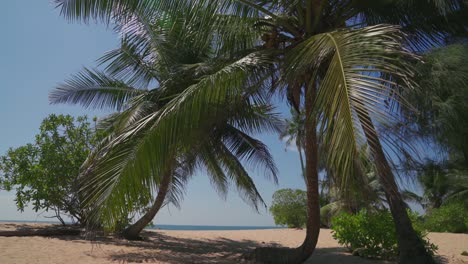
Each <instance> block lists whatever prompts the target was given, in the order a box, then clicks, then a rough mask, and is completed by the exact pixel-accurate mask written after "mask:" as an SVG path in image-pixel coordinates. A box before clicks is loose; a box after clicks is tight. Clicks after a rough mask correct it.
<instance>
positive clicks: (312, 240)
mask: <svg viewBox="0 0 468 264" xmlns="http://www.w3.org/2000/svg"><path fill="white" fill-rule="evenodd" d="M307 86H308V87H307V91H306V97H305V108H306V121H305V139H306V143H305V159H306V177H305V181H306V191H307V202H308V203H307V223H306V237H305V240H304V242H303V243H302V245H301V246H300V247H299V248H298V249H299V250H300V251H301V252H300V258H301V259H300V261H301V262H303V261H305V260H307V259H308V258H309V257H310V255H312V253H313V252H314V250H315V247H316V246H317V242H318V237H319V233H320V199H319V177H318V143H317V118H316V117H315V116H314V113H313V110H314V109H313V108H314V106H313V104H314V101H315V97H316V91H315V87H313V86H311V85H307Z"/></svg>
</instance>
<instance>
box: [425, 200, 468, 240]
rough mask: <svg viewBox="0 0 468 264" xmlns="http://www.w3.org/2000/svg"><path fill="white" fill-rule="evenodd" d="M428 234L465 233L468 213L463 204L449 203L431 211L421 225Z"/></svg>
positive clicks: (467, 224) (467, 228) (467, 227)
mask: <svg viewBox="0 0 468 264" xmlns="http://www.w3.org/2000/svg"><path fill="white" fill-rule="evenodd" d="M423 226H424V228H426V229H427V230H428V231H430V232H449V233H467V232H468V211H467V210H466V208H465V206H464V205H463V203H460V202H458V203H450V204H447V205H443V206H441V207H440V208H437V209H432V210H431V212H430V213H429V214H428V215H427V216H426V217H425V221H424V224H423Z"/></svg>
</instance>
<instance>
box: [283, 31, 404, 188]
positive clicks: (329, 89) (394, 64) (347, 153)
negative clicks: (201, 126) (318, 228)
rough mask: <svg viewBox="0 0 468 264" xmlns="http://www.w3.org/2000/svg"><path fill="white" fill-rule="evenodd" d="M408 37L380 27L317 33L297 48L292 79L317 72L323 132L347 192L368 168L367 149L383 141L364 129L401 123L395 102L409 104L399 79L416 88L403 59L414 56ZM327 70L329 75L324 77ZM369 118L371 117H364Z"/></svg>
mask: <svg viewBox="0 0 468 264" xmlns="http://www.w3.org/2000/svg"><path fill="white" fill-rule="evenodd" d="M402 38H403V34H402V33H401V32H400V31H399V28H398V27H395V26H390V25H379V26H373V27H367V28H362V29H356V30H340V31H334V32H330V33H325V34H320V35H316V36H314V37H311V38H310V39H308V40H306V41H304V43H302V44H300V45H298V46H297V47H295V48H294V49H293V50H291V57H292V59H291V61H290V64H289V70H288V71H287V72H286V76H287V78H288V79H291V80H292V79H295V78H299V76H301V75H303V74H304V73H305V72H307V71H310V69H313V70H314V71H315V74H314V75H313V76H312V78H311V80H310V82H311V83H315V82H317V83H320V89H319V90H318V95H317V100H316V102H315V105H316V109H317V110H321V111H323V117H322V119H321V120H320V122H321V127H320V131H321V132H320V134H321V135H323V139H322V140H323V144H324V146H325V148H326V149H328V151H327V163H328V166H329V168H333V170H334V171H335V173H336V174H337V175H342V176H343V178H342V179H343V181H342V184H343V186H342V187H343V189H346V188H345V187H346V183H347V181H348V180H349V179H350V178H349V177H351V176H352V175H356V170H358V171H359V170H360V168H361V167H362V165H360V164H359V163H360V161H359V159H358V153H359V149H360V148H361V146H363V145H364V144H366V143H370V144H372V143H373V142H375V141H376V140H378V139H376V138H366V136H364V133H363V129H366V128H373V127H374V123H377V124H378V123H383V124H388V123H391V122H395V121H396V120H398V116H397V115H396V114H395V113H392V112H391V111H390V110H389V107H388V103H389V99H390V100H392V101H395V102H397V103H400V104H405V101H404V100H403V99H402V98H401V97H400V96H399V93H398V91H397V89H396V88H397V87H398V85H397V83H396V82H395V81H394V80H400V81H401V82H402V83H403V84H406V85H407V86H408V87H412V85H413V84H412V83H411V82H410V81H409V80H410V77H412V76H413V72H412V68H411V67H410V65H408V64H407V63H405V62H404V60H403V58H408V57H409V58H412V57H411V55H410V54H409V53H408V52H407V51H406V50H405V49H404V48H403V47H402V44H401V43H402ZM321 67H325V73H324V74H323V75H322V76H319V75H318V73H319V70H320V68H321ZM385 76H393V77H392V78H385ZM363 115H365V116H369V115H370V116H371V117H369V118H368V119H363V118H362V116H363ZM375 136H377V135H375ZM357 175H363V173H362V172H361V173H359V172H358V173H357Z"/></svg>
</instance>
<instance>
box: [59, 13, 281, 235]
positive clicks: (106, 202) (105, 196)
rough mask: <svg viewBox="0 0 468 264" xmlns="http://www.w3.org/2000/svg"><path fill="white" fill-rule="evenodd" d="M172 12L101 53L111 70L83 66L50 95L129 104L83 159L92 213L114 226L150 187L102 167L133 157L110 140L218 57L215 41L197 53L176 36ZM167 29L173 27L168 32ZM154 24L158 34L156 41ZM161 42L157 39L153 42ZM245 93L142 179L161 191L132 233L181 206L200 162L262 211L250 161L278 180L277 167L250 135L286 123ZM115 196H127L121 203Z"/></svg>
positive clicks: (156, 110)
mask: <svg viewBox="0 0 468 264" xmlns="http://www.w3.org/2000/svg"><path fill="white" fill-rule="evenodd" d="M134 19H139V21H132V22H127V24H126V25H124V27H125V26H128V25H129V24H132V26H138V27H139V28H140V29H144V27H143V25H142V24H143V23H142V22H141V19H142V18H138V17H134ZM172 19H173V18H172V17H169V16H167V17H165V18H164V19H163V20H156V21H151V23H148V24H147V25H148V27H147V28H149V29H148V31H147V32H146V31H145V32H140V36H138V37H135V36H134V37H133V39H131V42H129V38H127V37H124V39H123V42H122V46H121V47H120V48H119V49H116V50H114V51H111V52H109V53H108V54H106V55H105V56H104V57H103V58H102V59H101V60H100V61H101V62H102V63H106V64H107V71H106V72H99V71H92V70H88V69H85V70H84V71H82V72H81V73H79V74H77V75H75V76H74V77H72V78H71V79H70V80H67V81H66V82H65V83H64V84H62V85H60V86H59V87H57V89H56V90H54V91H53V92H52V93H51V95H50V99H51V102H52V103H67V102H68V103H75V104H77V103H78V104H82V105H84V106H88V107H99V108H101V107H110V108H114V109H124V110H123V111H122V112H119V113H116V114H113V115H111V116H109V117H108V118H106V119H105V120H103V121H102V122H101V127H104V128H105V130H107V131H108V134H110V136H109V137H108V138H107V141H105V142H103V144H102V146H101V147H100V148H99V149H98V150H97V151H96V152H95V153H93V154H92V155H91V156H90V157H89V158H88V161H87V162H86V163H85V165H84V166H83V167H84V170H85V171H87V172H85V173H84V176H83V177H82V179H81V184H82V190H83V191H82V193H84V197H86V198H85V199H86V200H85V203H86V204H87V205H89V204H92V203H96V204H98V206H95V207H94V208H93V210H94V214H95V215H94V218H98V219H95V220H98V221H99V223H101V224H104V225H105V226H108V227H110V228H113V227H115V226H116V225H117V223H118V220H119V219H121V217H122V216H121V214H123V213H125V212H127V211H128V210H129V208H128V207H129V206H130V207H131V206H133V204H135V201H136V202H138V198H139V195H140V193H141V192H142V190H145V189H139V190H136V189H134V187H135V185H136V184H135V183H134V184H129V182H132V181H131V180H130V179H128V175H125V174H124V173H122V171H119V172H113V173H114V174H112V175H109V173H110V172H112V166H113V165H115V164H119V163H114V162H112V166H111V167H105V166H103V164H104V163H106V164H107V162H108V161H109V159H111V160H112V159H116V158H120V157H123V158H124V159H127V158H128V156H125V155H121V156H118V157H116V156H113V151H115V149H116V147H115V146H113V145H112V144H113V143H114V142H115V140H118V139H120V137H125V136H126V135H125V133H126V132H127V129H128V127H131V126H132V125H135V124H140V122H141V120H144V119H145V118H147V117H148V116H150V115H159V114H161V113H160V111H162V110H165V106H166V105H168V104H170V103H171V100H170V99H168V98H172V97H177V96H178V95H179V93H181V91H183V89H184V85H185V87H190V85H192V84H193V83H196V81H197V79H199V78H201V77H202V74H205V73H206V72H209V71H213V69H216V67H219V64H220V62H213V61H210V60H209V52H210V49H209V48H208V49H205V51H204V52H203V51H201V50H199V49H198V50H197V53H198V54H197V53H194V52H192V50H193V48H192V47H191V46H190V45H191V43H189V42H180V41H178V39H177V38H178V37H179V36H182V35H185V34H186V32H183V30H182V29H181V30H180V31H177V30H173V29H174V28H175V27H178V26H179V25H180V23H182V21H181V20H180V19H177V20H172ZM137 23H138V25H137ZM158 25H161V26H159V27H158ZM167 28H171V29H172V30H171V31H170V32H169V31H167V32H165V31H166V30H167ZM145 30H146V29H145ZM153 31H156V32H157V33H158V38H157V39H156V40H155V39H154V32H153ZM156 41H157V44H158V45H157V46H152V44H154V43H155V42H156ZM168 47H171V48H177V51H178V52H177V53H174V52H172V49H168ZM139 49H140V50H139ZM181 54H183V56H181ZM168 61H170V64H168ZM221 65H222V64H221ZM171 70H172V71H174V72H171ZM152 81H157V82H159V84H160V86H159V87H158V88H155V89H152V90H144V89H137V88H133V87H132V84H135V83H137V84H140V85H148V84H150V83H151V82H152ZM185 89H187V88H185ZM242 97H243V98H241V100H238V101H237V102H236V104H234V105H231V106H226V109H225V113H224V114H222V115H218V116H217V118H216V119H209V118H208V119H207V120H206V121H208V122H209V123H210V124H211V125H210V126H204V125H202V124H200V127H198V128H197V130H196V131H193V130H192V131H190V134H191V135H192V138H191V142H190V145H184V144H178V143H175V144H174V146H173V149H171V152H168V153H165V156H166V157H168V160H167V163H166V164H165V165H164V168H163V169H160V175H155V174H149V175H148V176H149V177H150V178H149V179H148V178H145V177H141V178H140V179H142V178H143V179H144V180H145V181H147V182H145V183H144V184H141V183H140V186H141V187H145V188H146V189H148V190H147V191H145V192H144V193H147V192H149V193H151V190H152V189H156V188H155V187H157V195H156V198H155V199H154V202H153V204H152V205H151V207H150V208H149V210H148V211H147V212H146V213H145V214H144V215H143V216H142V217H141V218H140V219H139V220H138V221H136V222H135V223H134V224H132V225H131V226H129V227H127V228H126V229H125V230H124V231H123V235H124V236H125V237H126V238H128V239H137V238H138V237H139V233H140V232H141V231H142V230H143V228H144V227H146V226H147V224H148V223H149V222H151V221H152V219H153V218H154V217H155V215H156V214H157V212H158V211H159V209H160V208H161V207H162V206H163V204H164V202H165V201H166V202H172V203H174V204H176V205H178V200H179V199H180V197H181V194H182V191H183V189H184V188H185V182H186V181H187V179H188V178H189V177H190V175H192V174H193V171H194V170H195V169H196V168H204V169H205V170H206V171H207V172H208V174H209V176H210V179H211V182H212V183H213V184H214V187H215V188H216V189H217V190H218V191H219V193H220V194H221V195H225V194H226V192H227V190H228V183H229V182H230V181H232V182H234V184H235V186H236V187H237V188H238V191H239V192H240V193H241V194H242V196H243V197H244V198H245V201H246V202H248V203H250V204H251V205H252V206H254V208H255V209H256V210H258V205H259V204H263V205H265V204H264V202H263V200H262V198H261V196H260V194H259V193H258V191H257V189H256V187H255V185H254V183H253V180H252V179H251V177H250V176H249V174H248V172H247V170H246V168H245V166H246V165H249V164H250V165H253V167H255V168H258V167H260V168H264V169H265V171H266V174H265V175H266V176H268V177H270V178H272V179H274V180H275V181H276V167H275V165H274V162H273V159H272V157H271V155H270V153H269V151H268V148H267V147H266V146H265V145H264V144H263V143H261V142H260V141H258V140H256V139H254V138H252V137H251V135H249V134H252V133H258V132H264V131H279V124H280V122H279V121H278V119H277V117H276V116H275V114H272V112H271V111H272V108H271V107H270V106H268V105H266V104H260V101H261V100H262V98H261V96H260V95H255V94H247V93H244V94H243V96H242ZM252 99H256V101H257V102H258V104H256V105H252V104H251V103H250V102H249V100H252ZM201 123H202V122H201ZM149 128H150V127H147V128H145V129H143V130H141V131H139V134H138V135H134V136H132V137H128V138H126V140H128V142H129V144H124V146H123V147H122V148H121V149H119V150H118V151H123V152H124V153H125V154H126V155H130V154H129V153H132V152H133V151H135V150H134V149H133V148H134V147H135V146H138V141H139V138H138V137H139V136H140V135H144V134H146V133H150V131H147V130H146V129H149ZM119 153H120V152H119ZM130 156H131V155H130ZM124 161H125V160H124ZM151 177H152V178H151ZM109 182H112V184H108V183H109ZM130 187H131V188H130ZM106 188H107V189H106ZM103 189H105V192H104V191H103ZM150 189H151V190H150ZM116 199H122V200H120V203H119V202H116ZM124 207H127V208H124ZM131 209H132V208H130V210H131Z"/></svg>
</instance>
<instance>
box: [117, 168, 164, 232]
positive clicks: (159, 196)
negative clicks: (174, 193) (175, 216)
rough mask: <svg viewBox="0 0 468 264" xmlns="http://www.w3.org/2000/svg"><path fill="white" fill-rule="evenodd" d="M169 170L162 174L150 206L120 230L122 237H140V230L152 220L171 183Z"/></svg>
mask: <svg viewBox="0 0 468 264" xmlns="http://www.w3.org/2000/svg"><path fill="white" fill-rule="evenodd" d="M171 172H172V171H171V170H169V171H168V172H167V173H166V174H164V175H163V178H162V180H161V183H160V185H159V190H158V194H157V195H156V199H155V200H154V203H153V205H152V206H151V208H150V209H149V210H148V212H146V214H144V215H143V216H142V217H141V218H140V219H139V220H138V221H136V222H135V223H134V224H133V225H131V226H129V227H127V228H126V229H125V230H124V231H123V232H122V236H123V237H125V238H126V239H129V240H137V239H140V233H141V231H142V230H143V229H144V228H145V227H146V226H147V225H148V224H149V223H150V222H151V221H152V220H153V218H154V217H155V216H156V214H157V213H158V211H159V209H161V206H162V205H163V203H164V199H165V198H166V194H167V191H168V189H169V185H170V184H171V179H172V173H171Z"/></svg>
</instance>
